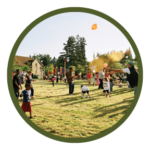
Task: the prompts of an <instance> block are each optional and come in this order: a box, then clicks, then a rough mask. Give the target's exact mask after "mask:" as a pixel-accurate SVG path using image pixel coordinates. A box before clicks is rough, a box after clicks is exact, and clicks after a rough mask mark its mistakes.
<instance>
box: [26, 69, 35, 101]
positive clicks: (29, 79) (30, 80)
mask: <svg viewBox="0 0 150 150" xmlns="http://www.w3.org/2000/svg"><path fill="white" fill-rule="evenodd" d="M31 75H32V73H31V71H28V74H27V75H26V78H25V81H26V83H29V84H31V98H34V97H33V96H34V89H33V86H32V83H31V82H32V81H34V80H33V79H32V77H31Z"/></svg>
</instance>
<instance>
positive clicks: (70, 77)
mask: <svg viewBox="0 0 150 150" xmlns="http://www.w3.org/2000/svg"><path fill="white" fill-rule="evenodd" d="M76 77H77V76H73V69H72V67H71V68H70V71H69V72H68V73H67V79H68V83H69V94H70V95H72V94H73V92H74V78H76Z"/></svg>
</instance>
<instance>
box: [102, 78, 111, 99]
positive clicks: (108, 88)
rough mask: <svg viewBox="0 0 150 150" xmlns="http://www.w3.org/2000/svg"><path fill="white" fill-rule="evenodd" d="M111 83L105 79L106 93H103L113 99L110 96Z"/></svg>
mask: <svg viewBox="0 0 150 150" xmlns="http://www.w3.org/2000/svg"><path fill="white" fill-rule="evenodd" d="M109 91H110V83H109V80H108V78H104V91H103V93H105V95H106V97H107V96H108V95H109V97H111V95H110V92H109Z"/></svg>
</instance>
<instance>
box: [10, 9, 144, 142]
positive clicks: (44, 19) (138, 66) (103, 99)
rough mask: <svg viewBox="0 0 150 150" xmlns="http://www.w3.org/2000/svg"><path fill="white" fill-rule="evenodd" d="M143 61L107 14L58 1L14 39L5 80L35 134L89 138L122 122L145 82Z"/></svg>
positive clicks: (79, 139)
mask: <svg viewBox="0 0 150 150" xmlns="http://www.w3.org/2000/svg"><path fill="white" fill-rule="evenodd" d="M142 77H143V70H142V62H141V58H140V54H139V52H138V49H137V47H136V45H135V43H134V41H133V39H132V38H131V36H130V35H129V33H128V32H127V31H126V30H125V29H124V28H123V27H122V26H121V25H120V24H119V23H118V22H116V21H115V20H114V19H112V18H110V17H109V16H107V15H105V14H103V13H101V12H98V11H95V10H91V9H87V8H76V7H74V8H63V9H59V10H55V11H53V12H49V13H47V14H45V15H43V16H41V17H40V18H38V19H36V20H35V21H33V22H32V23H31V24H30V25H29V26H28V27H27V28H26V29H25V30H24V31H23V32H22V33H21V35H20V36H19V38H18V39H17V41H16V43H15V45H14V47H13V49H12V52H11V55H10V59H9V63H8V86H9V91H10V95H11V98H12V101H13V103H14V105H15V107H16V109H17V110H18V112H19V114H20V115H21V116H22V117H23V118H24V120H25V121H26V122H27V123H28V124H29V125H30V126H31V127H33V129H35V130H37V131H38V132H39V133H41V134H43V135H45V136H47V137H50V138H52V139H56V140H59V141H64V142H87V141H91V140H95V139H98V138H101V137H103V136H105V135H107V134H109V133H111V132H112V131H114V130H115V129H116V128H117V127H119V126H120V125H121V124H122V123H123V122H124V121H125V120H126V119H127V117H128V116H129V115H130V114H131V112H132V111H133V109H134V107H135V105H136V103H137V101H138V98H139V95H140V92H141V88H142Z"/></svg>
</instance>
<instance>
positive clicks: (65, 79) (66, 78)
mask: <svg viewBox="0 0 150 150" xmlns="http://www.w3.org/2000/svg"><path fill="white" fill-rule="evenodd" d="M66 79H67V78H66V75H65V76H64V81H65V83H66Z"/></svg>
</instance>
